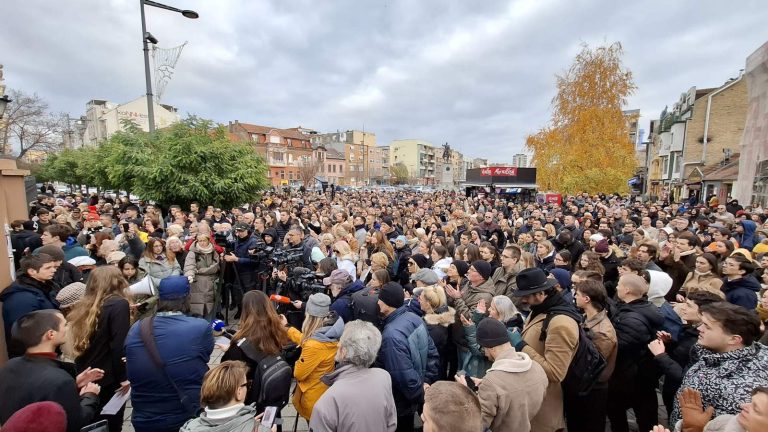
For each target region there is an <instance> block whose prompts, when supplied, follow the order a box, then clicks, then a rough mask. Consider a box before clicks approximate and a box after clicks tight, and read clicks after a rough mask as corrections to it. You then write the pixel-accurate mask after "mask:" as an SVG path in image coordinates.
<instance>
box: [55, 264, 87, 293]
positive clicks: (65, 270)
mask: <svg viewBox="0 0 768 432" xmlns="http://www.w3.org/2000/svg"><path fill="white" fill-rule="evenodd" d="M53 281H54V282H56V284H57V285H58V286H59V288H64V287H65V286H67V285H69V284H71V283H73V282H82V281H83V274H82V273H81V272H80V270H79V269H78V268H77V267H76V266H74V265H72V264H70V263H69V262H67V261H64V262H62V263H61V265H60V266H59V268H58V270H56V273H54V274H53Z"/></svg>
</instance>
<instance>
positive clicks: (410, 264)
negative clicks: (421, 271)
mask: <svg viewBox="0 0 768 432" xmlns="http://www.w3.org/2000/svg"><path fill="white" fill-rule="evenodd" d="M408 265H409V266H412V265H416V263H412V262H409V263H408Z"/></svg>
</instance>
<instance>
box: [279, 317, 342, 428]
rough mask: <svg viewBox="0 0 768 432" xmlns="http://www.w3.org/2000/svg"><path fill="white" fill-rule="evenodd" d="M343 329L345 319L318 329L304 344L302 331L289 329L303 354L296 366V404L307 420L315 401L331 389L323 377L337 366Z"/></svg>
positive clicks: (297, 410) (290, 334) (293, 340)
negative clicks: (335, 362)
mask: <svg viewBox="0 0 768 432" xmlns="http://www.w3.org/2000/svg"><path fill="white" fill-rule="evenodd" d="M343 331H344V321H342V320H341V319H339V320H338V321H336V323H335V324H334V325H333V326H331V327H323V328H321V329H319V330H317V331H316V332H315V333H314V334H313V335H312V336H311V337H310V338H308V339H307V340H305V341H304V343H303V344H302V343H301V337H302V334H301V332H300V331H299V330H296V329H295V328H293V327H291V328H289V329H288V338H289V339H290V340H291V341H292V342H293V343H295V344H297V345H299V344H301V357H300V358H299V360H298V361H297V362H296V366H294V368H293V376H294V378H296V390H295V391H294V393H293V405H294V407H296V412H298V413H299V415H300V416H302V417H304V418H305V419H307V420H309V417H310V416H311V415H312V408H313V407H314V406H315V402H317V400H318V399H320V396H322V395H323V393H325V391H326V390H328V386H327V385H325V384H324V383H323V382H322V381H320V378H322V377H323V375H325V374H327V373H330V372H333V370H334V359H335V357H336V350H337V349H338V347H339V337H341V333H342V332H343Z"/></svg>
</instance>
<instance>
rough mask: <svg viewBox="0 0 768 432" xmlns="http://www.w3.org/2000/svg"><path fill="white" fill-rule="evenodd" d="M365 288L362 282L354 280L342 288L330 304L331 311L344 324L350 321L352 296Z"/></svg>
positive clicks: (351, 317)
mask: <svg viewBox="0 0 768 432" xmlns="http://www.w3.org/2000/svg"><path fill="white" fill-rule="evenodd" d="M363 288H365V285H364V284H363V281H361V280H359V279H358V280H356V281H354V282H352V283H351V284H349V285H347V286H346V287H344V289H342V290H341V292H340V293H339V295H338V296H337V297H336V298H335V299H334V300H333V303H332V304H331V311H332V312H336V315H338V316H339V318H341V319H342V320H344V322H349V321H352V319H353V316H352V294H354V293H356V292H358V291H360V290H362V289H363Z"/></svg>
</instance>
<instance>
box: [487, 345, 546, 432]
mask: <svg viewBox="0 0 768 432" xmlns="http://www.w3.org/2000/svg"><path fill="white" fill-rule="evenodd" d="M547 385H548V381H547V374H545V373H544V369H542V367H541V366H540V365H539V364H538V363H536V362H535V361H533V360H531V358H530V357H529V356H528V354H525V353H521V352H516V351H515V350H514V348H512V349H509V350H507V351H506V352H504V353H503V354H501V355H500V356H499V358H497V359H496V361H494V362H493V366H491V368H490V369H488V373H487V374H486V375H485V378H483V381H482V382H481V383H480V386H479V387H478V390H477V396H478V398H479V399H480V411H481V414H482V417H483V427H486V428H490V429H491V430H493V431H494V432H528V431H530V430H531V419H533V417H534V416H536V414H537V413H538V412H539V409H540V408H541V405H542V402H543V401H544V395H545V394H546V391H547Z"/></svg>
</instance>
